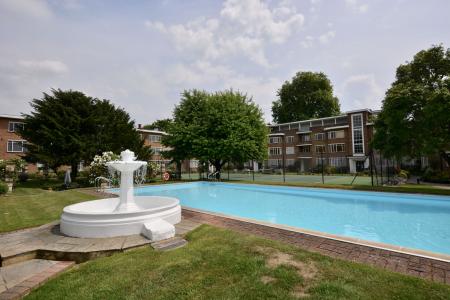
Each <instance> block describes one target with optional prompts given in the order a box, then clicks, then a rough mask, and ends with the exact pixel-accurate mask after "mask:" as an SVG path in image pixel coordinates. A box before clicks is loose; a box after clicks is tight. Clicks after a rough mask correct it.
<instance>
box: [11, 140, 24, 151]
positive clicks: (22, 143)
mask: <svg viewBox="0 0 450 300" xmlns="http://www.w3.org/2000/svg"><path fill="white" fill-rule="evenodd" d="M9 142H22V151H9V150H8V145H9ZM26 142H27V141H26V140H8V141H7V142H6V152H7V153H25V151H23V148H25V147H24V145H23V144H25V143H26Z"/></svg>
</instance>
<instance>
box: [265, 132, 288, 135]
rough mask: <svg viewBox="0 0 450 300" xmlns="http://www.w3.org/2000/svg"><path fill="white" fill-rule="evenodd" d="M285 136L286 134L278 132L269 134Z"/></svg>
mask: <svg viewBox="0 0 450 300" xmlns="http://www.w3.org/2000/svg"><path fill="white" fill-rule="evenodd" d="M281 135H282V136H285V135H286V134H284V133H282V132H279V133H270V134H269V136H281Z"/></svg>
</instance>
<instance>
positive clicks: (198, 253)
mask: <svg viewBox="0 0 450 300" xmlns="http://www.w3.org/2000/svg"><path fill="white" fill-rule="evenodd" d="M187 239H188V240H189V244H188V245H187V246H186V247H184V248H181V249H177V250H173V251H169V252H157V251H154V250H152V249H151V248H148V247H145V248H140V249H137V250H133V251H129V252H125V253H120V254H116V255H113V256H111V257H107V258H101V259H97V260H94V261H90V262H87V263H84V264H81V265H78V266H76V267H75V268H73V269H72V270H69V271H67V272H65V273H63V274H62V275H60V276H59V277H57V278H55V279H52V280H50V281H49V282H48V283H46V284H45V285H43V286H41V287H40V288H38V289H37V290H35V291H33V292H32V293H31V294H30V295H28V296H27V297H26V299H77V300H78V299H294V298H295V296H305V297H309V299H450V286H446V285H443V284H437V283H433V282H430V281H426V280H423V279H420V278H415V277H410V276H405V275H401V274H397V273H392V272H388V271H385V270H381V269H378V268H374V267H370V266H366V265H362V264H357V263H351V262H346V261H341V260H338V259H332V258H329V257H326V256H322V255H319V254H314V253H309V252H306V251H303V250H300V249H298V248H295V247H293V246H290V245H286V244H282V243H279V242H274V241H270V240H265V239H261V238H257V237H254V236H250V235H245V234H240V233H236V232H232V231H229V230H224V229H218V228H215V227H211V226H206V225H202V226H201V227H199V228H198V229H196V230H195V231H193V232H191V233H189V234H188V236H187ZM277 257H278V259H275V258H277ZM283 257H284V260H283ZM286 257H287V258H288V259H286Z"/></svg>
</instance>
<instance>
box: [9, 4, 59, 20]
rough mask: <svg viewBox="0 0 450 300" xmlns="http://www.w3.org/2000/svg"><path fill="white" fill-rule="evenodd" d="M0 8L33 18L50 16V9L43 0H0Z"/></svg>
mask: <svg viewBox="0 0 450 300" xmlns="http://www.w3.org/2000/svg"><path fill="white" fill-rule="evenodd" d="M0 10H4V11H6V12H8V13H12V14H18V15H24V16H28V17H35V18H48V17H50V16H52V11H51V10H50V7H49V5H48V3H47V2H46V1H44V0H0Z"/></svg>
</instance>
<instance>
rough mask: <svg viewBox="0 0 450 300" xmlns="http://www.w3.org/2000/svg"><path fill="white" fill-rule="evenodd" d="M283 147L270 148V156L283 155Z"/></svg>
mask: <svg viewBox="0 0 450 300" xmlns="http://www.w3.org/2000/svg"><path fill="white" fill-rule="evenodd" d="M282 153H283V152H282V151H281V147H269V155H281V154H282Z"/></svg>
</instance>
